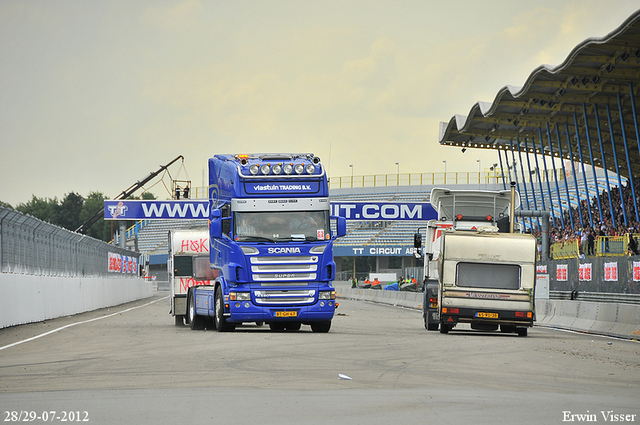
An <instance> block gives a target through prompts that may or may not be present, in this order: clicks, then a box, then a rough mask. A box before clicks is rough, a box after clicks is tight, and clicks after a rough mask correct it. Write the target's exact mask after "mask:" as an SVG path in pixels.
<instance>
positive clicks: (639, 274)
mask: <svg viewBox="0 0 640 425" xmlns="http://www.w3.org/2000/svg"><path fill="white" fill-rule="evenodd" d="M633 281H634V282H640V261H634V262H633Z"/></svg>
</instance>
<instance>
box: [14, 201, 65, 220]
mask: <svg viewBox="0 0 640 425" xmlns="http://www.w3.org/2000/svg"><path fill="white" fill-rule="evenodd" d="M31 196H32V197H31V200H30V201H29V202H27V203H24V204H22V203H21V204H18V205H17V206H16V210H17V211H19V212H21V213H23V214H29V215H31V216H33V217H36V218H39V219H40V220H42V221H48V222H49V223H53V221H52V220H53V215H54V210H55V208H57V207H58V198H53V199H49V198H42V199H41V198H38V197H36V195H31Z"/></svg>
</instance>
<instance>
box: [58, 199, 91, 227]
mask: <svg viewBox="0 0 640 425" xmlns="http://www.w3.org/2000/svg"><path fill="white" fill-rule="evenodd" d="M83 204H84V198H83V197H82V196H81V195H78V194H77V193H74V192H69V193H68V194H67V195H65V197H64V199H63V200H62V202H61V203H60V204H59V205H58V206H57V207H55V208H54V210H53V211H54V213H53V217H52V218H53V220H52V223H53V224H56V225H58V226H60V227H64V228H65V229H68V230H72V231H73V230H76V229H77V228H78V227H79V226H80V225H81V224H82V222H81V221H80V212H81V211H82V205H83Z"/></svg>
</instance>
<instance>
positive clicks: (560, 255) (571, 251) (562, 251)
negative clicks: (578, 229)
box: [551, 241, 580, 260]
mask: <svg viewBox="0 0 640 425" xmlns="http://www.w3.org/2000/svg"><path fill="white" fill-rule="evenodd" d="M579 255H580V245H579V243H578V241H566V242H556V243H554V244H553V245H551V258H553V259H554V260H564V259H567V258H578V256H579Z"/></svg>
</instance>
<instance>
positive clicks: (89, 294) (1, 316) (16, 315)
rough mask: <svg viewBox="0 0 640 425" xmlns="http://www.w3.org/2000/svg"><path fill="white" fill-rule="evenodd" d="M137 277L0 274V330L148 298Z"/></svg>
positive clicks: (149, 289) (148, 285)
mask: <svg viewBox="0 0 640 425" xmlns="http://www.w3.org/2000/svg"><path fill="white" fill-rule="evenodd" d="M151 295H152V285H151V283H150V282H145V281H144V280H143V279H138V278H125V277H119V278H87V277H55V276H33V275H21V274H9V273H0V329H2V328H6V327H9V326H15V325H22V324H25V323H33V322H41V321H43V320H49V319H53V318H56V317H63V316H70V315H73V314H78V313H82V312H85V311H91V310H96V309H99V308H103V307H111V306H114V305H118V304H124V303H126V302H129V301H134V300H139V299H142V298H148V297H150V296H151Z"/></svg>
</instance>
